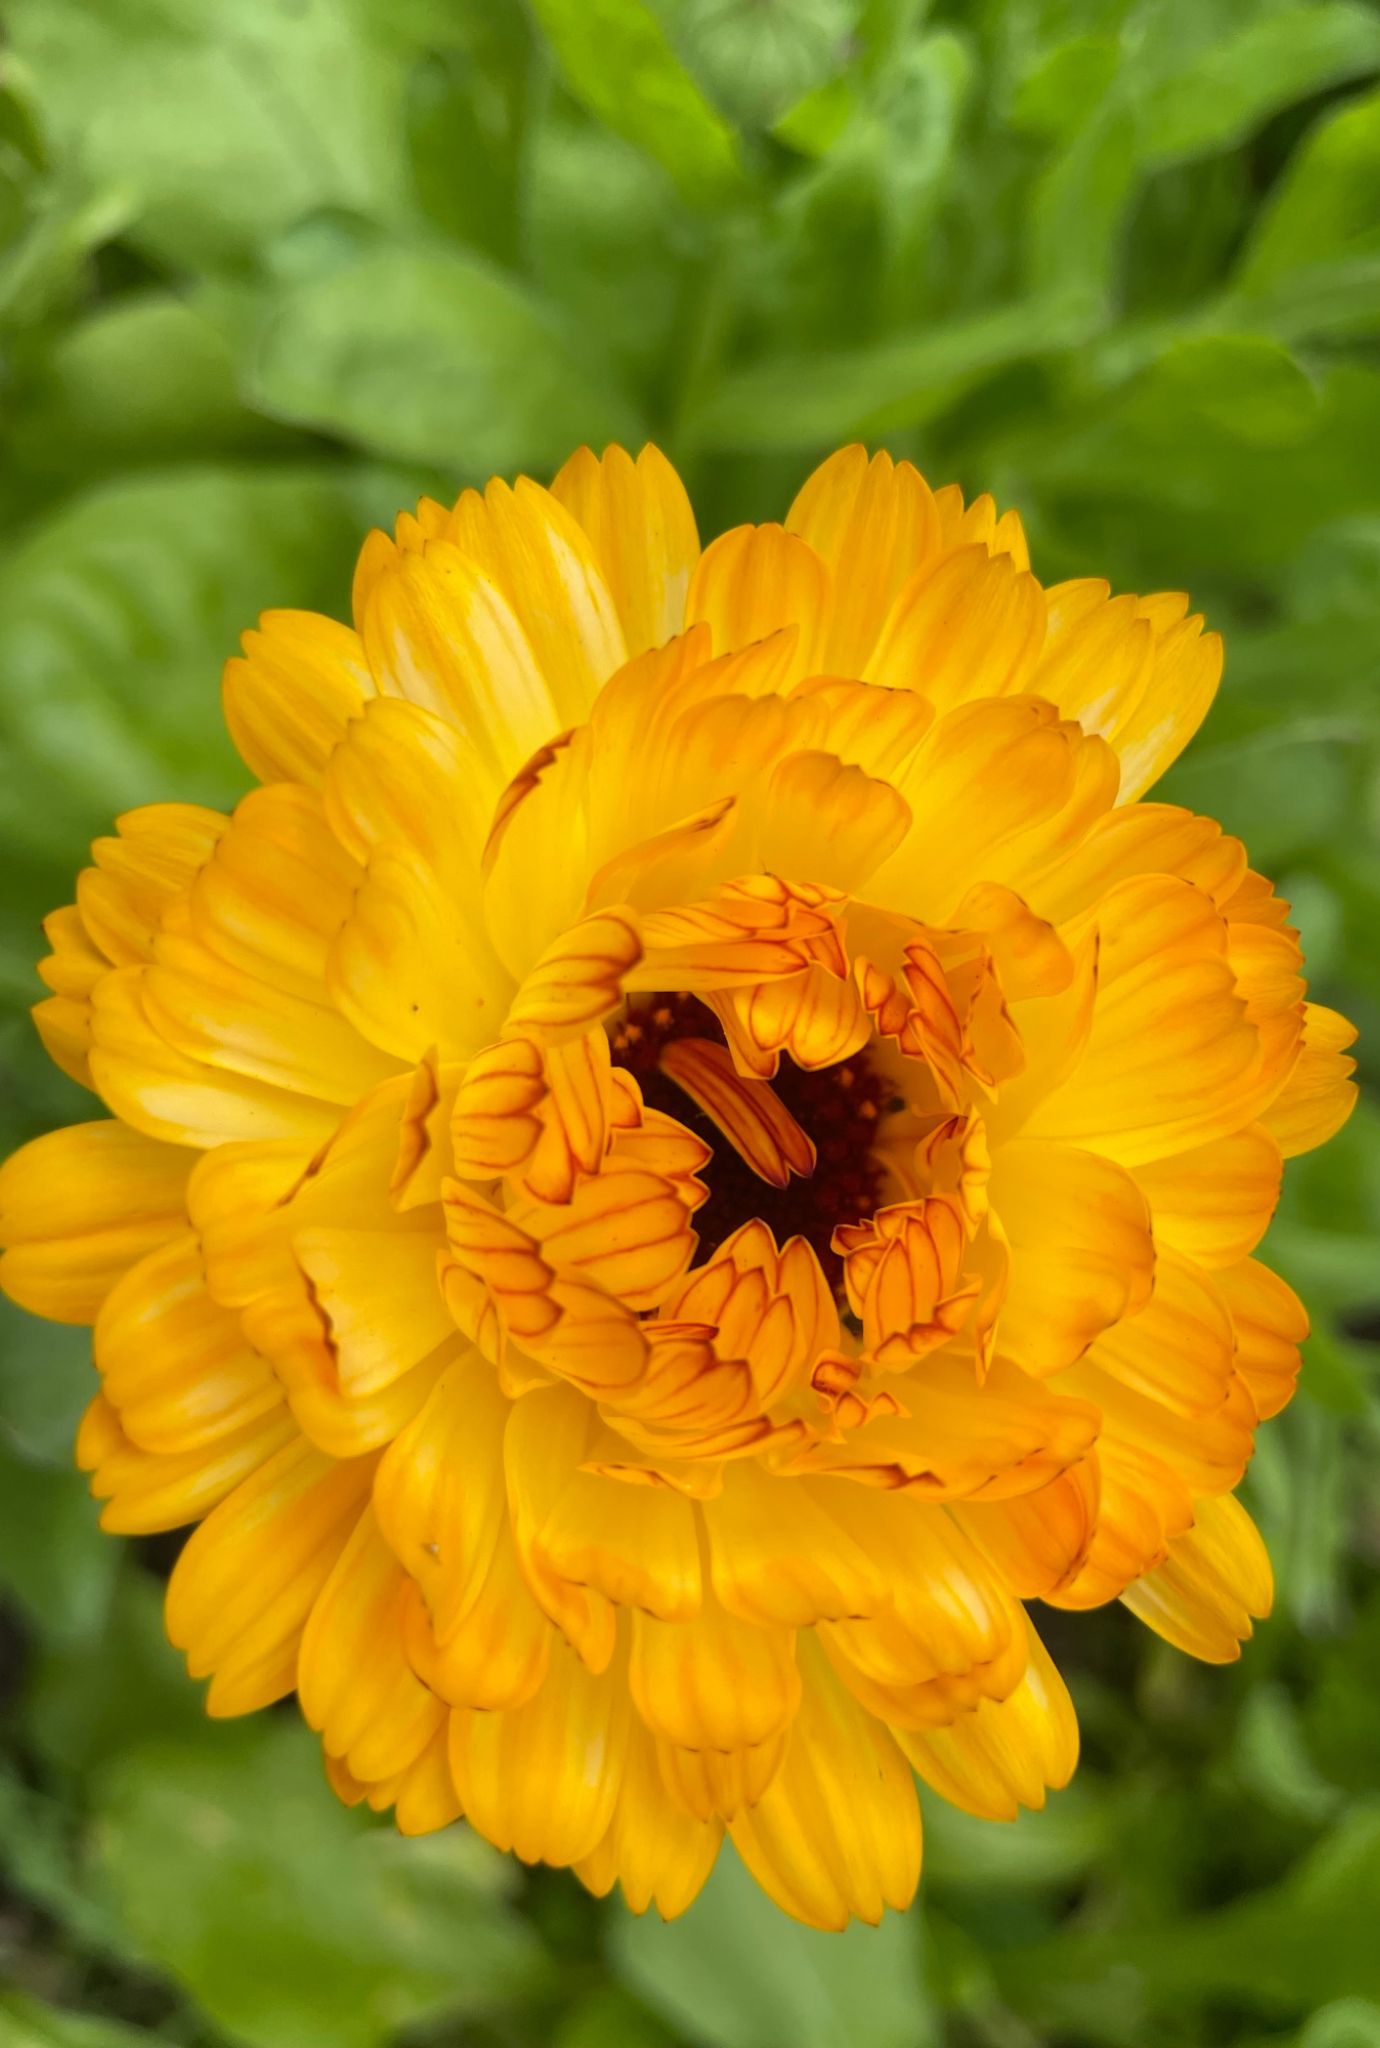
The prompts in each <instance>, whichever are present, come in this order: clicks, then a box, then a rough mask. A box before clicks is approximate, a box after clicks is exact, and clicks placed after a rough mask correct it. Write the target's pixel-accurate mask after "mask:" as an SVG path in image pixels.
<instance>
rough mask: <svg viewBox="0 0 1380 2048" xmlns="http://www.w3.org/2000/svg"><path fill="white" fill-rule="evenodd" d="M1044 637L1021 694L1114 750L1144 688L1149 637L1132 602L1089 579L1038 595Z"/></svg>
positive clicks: (1150, 647)
mask: <svg viewBox="0 0 1380 2048" xmlns="http://www.w3.org/2000/svg"><path fill="white" fill-rule="evenodd" d="M1045 603H1046V607H1047V615H1048V630H1047V633H1046V636H1045V644H1044V648H1043V650H1042V652H1041V655H1040V659H1039V661H1038V663H1037V664H1036V665H1035V668H1034V669H1033V671H1032V672H1031V675H1030V678H1029V680H1028V682H1027V684H1026V688H1027V689H1028V690H1029V691H1030V694H1031V695H1032V696H1033V697H1043V698H1045V699H1046V700H1047V702H1049V703H1051V704H1057V705H1058V707H1059V712H1060V715H1061V717H1064V718H1076V719H1077V720H1078V723H1079V724H1080V725H1081V726H1082V728H1083V730H1084V731H1085V732H1097V733H1101V734H1102V736H1103V738H1104V739H1107V740H1110V741H1111V742H1112V744H1113V746H1115V744H1116V736H1117V734H1118V732H1119V731H1121V730H1122V729H1123V727H1124V726H1125V725H1126V723H1127V722H1128V720H1129V718H1130V716H1131V714H1132V712H1133V711H1134V710H1135V707H1136V705H1137V704H1138V703H1139V702H1140V699H1141V697H1142V696H1143V694H1144V692H1145V689H1146V685H1147V683H1148V682H1149V678H1150V670H1151V664H1152V660H1153V653H1154V644H1155V631H1154V628H1153V626H1152V625H1151V623H1150V621H1149V619H1147V618H1144V617H1143V616H1142V615H1141V613H1140V609H1139V604H1138V601H1137V600H1136V599H1135V598H1134V597H1113V596H1112V595H1111V591H1110V588H1109V586H1108V585H1107V584H1105V583H1102V582H1100V581H1098V580H1097V579H1095V578H1092V577H1089V578H1086V579H1080V580H1079V581H1078V582H1075V583H1060V584H1055V585H1054V586H1053V587H1052V588H1051V589H1049V590H1047V591H1046V592H1045Z"/></svg>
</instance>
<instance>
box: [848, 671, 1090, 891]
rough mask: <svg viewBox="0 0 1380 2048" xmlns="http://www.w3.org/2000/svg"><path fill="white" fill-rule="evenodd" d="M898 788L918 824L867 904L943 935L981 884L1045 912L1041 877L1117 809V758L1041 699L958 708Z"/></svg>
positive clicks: (936, 729)
mask: <svg viewBox="0 0 1380 2048" xmlns="http://www.w3.org/2000/svg"><path fill="white" fill-rule="evenodd" d="M897 786H898V788H899V789H900V793H901V795H902V796H903V797H904V798H905V799H906V801H907V803H908V804H909V805H910V809H911V812H912V815H913V818H914V821H915V822H914V824H913V825H912V827H911V830H910V832H909V833H908V834H907V836H906V839H905V841H904V843H903V844H902V845H901V846H900V847H899V848H898V850H897V851H896V852H895V853H894V854H893V855H892V856H891V858H890V859H889V860H888V861H887V862H886V863H885V864H884V865H883V866H882V867H881V868H880V869H879V870H878V872H877V874H875V875H874V876H873V877H872V878H871V880H870V881H869V883H868V888H867V894H868V899H869V901H871V902H873V903H877V904H880V905H882V906H884V907H886V908H890V909H895V910H899V911H902V912H903V913H904V914H905V915H906V916H908V917H914V918H918V919H920V920H921V921H923V922H925V923H928V924H933V925H941V926H942V925H947V924H951V923H952V922H953V919H954V914H955V913H956V911H957V909H958V906H959V905H960V903H961V902H962V900H963V898H964V896H965V895H966V894H967V893H968V891H969V890H970V889H971V888H972V887H973V886H974V884H975V883H977V882H983V881H985V882H1002V883H1005V884H1006V885H1007V886H1008V887H1010V888H1012V889H1014V890H1015V891H1016V892H1017V894H1018V895H1020V896H1022V897H1023V898H1024V899H1025V900H1026V901H1027V902H1029V903H1031V904H1032V905H1033V907H1034V909H1035V910H1036V911H1037V912H1039V911H1040V910H1041V907H1042V906H1041V901H1040V897H1039V894H1038V888H1037V886H1036V885H1037V884H1038V880H1039V877H1040V876H1041V875H1043V874H1044V873H1046V872H1047V871H1048V870H1049V869H1050V867H1051V866H1052V865H1054V864H1055V863H1056V862H1057V861H1059V860H1062V859H1063V858H1065V856H1066V855H1067V853H1068V852H1069V850H1070V849H1072V848H1075V847H1077V846H1078V845H1079V844H1080V843H1081V842H1082V840H1083V838H1084V837H1085V836H1086V834H1087V833H1088V832H1089V831H1090V830H1091V829H1092V826H1093V824H1094V823H1095V821H1096V820H1097V818H1099V817H1100V816H1102V814H1103V813H1104V812H1105V811H1107V810H1108V809H1109V808H1110V806H1111V804H1112V801H1113V798H1114V796H1115V793H1116V757H1115V755H1113V754H1112V752H1111V751H1110V749H1109V748H1108V747H1107V745H1106V742H1105V741H1103V740H1100V739H1097V738H1095V737H1092V738H1090V737H1088V736H1086V735H1085V734H1084V733H1082V732H1080V730H1079V728H1078V727H1077V726H1076V725H1072V724H1069V723H1067V722H1061V721H1060V720H1059V719H1058V717H1057V715H1056V713H1055V712H1054V710H1053V708H1052V707H1051V706H1050V705H1047V704H1043V703H1041V702H1039V701H1038V700H1037V699H1035V698H1032V697H1014V698H1010V699H1006V700H997V701H995V702H983V703H973V704H969V703H963V704H960V705H959V706H958V707H957V709H955V710H952V711H949V712H947V713H945V714H944V715H943V716H942V717H940V718H938V719H936V721H935V723H934V724H933V726H931V728H930V730H929V731H928V732H927V733H926V735H925V738H924V739H923V741H922V742H921V744H920V746H919V748H918V749H917V750H916V752H915V754H914V755H913V756H912V758H911V761H910V762H909V763H908V765H907V767H906V768H905V770H904V772H898V775H897ZM1032 892H1034V893H1032Z"/></svg>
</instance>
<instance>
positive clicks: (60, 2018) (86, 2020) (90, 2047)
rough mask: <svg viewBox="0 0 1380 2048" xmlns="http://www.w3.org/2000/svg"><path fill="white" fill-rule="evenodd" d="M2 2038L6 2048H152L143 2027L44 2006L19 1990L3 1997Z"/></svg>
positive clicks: (0, 2009) (0, 2008)
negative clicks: (128, 2025)
mask: <svg viewBox="0 0 1380 2048" xmlns="http://www.w3.org/2000/svg"><path fill="white" fill-rule="evenodd" d="M0 2041H3V2043H4V2044H5V2048H148V2043H149V2036H148V2035H147V2034H146V2033H145V2032H144V2030H143V2028H142V2027H126V2026H123V2025H121V2023H120V2022H119V2021H118V2020H102V2019H93V2018H92V2017H91V2016H90V2015H84V2014H82V2013H79V2012H65V2011H63V2010H62V2009H61V2008H60V2007H58V2006H55V2005H40V2004H39V2002H38V2000H37V1999H36V1998H25V1997H24V1996H23V1995H22V1993H20V1992H17V1991H16V1992H13V1993H12V1994H10V1995H9V1996H8V1997H0Z"/></svg>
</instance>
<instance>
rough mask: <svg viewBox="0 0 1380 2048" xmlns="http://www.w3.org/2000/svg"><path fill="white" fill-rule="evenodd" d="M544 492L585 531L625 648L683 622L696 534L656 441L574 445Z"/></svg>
mask: <svg viewBox="0 0 1380 2048" xmlns="http://www.w3.org/2000/svg"><path fill="white" fill-rule="evenodd" d="M551 495H552V497H553V498H555V499H556V500H557V501H558V502H559V503H560V504H562V505H564V507H565V509H566V510H567V512H569V513H570V514H571V515H572V516H573V517H574V519H575V520H576V521H577V523H578V524H579V526H580V527H581V528H582V529H583V531H584V533H585V534H586V535H587V536H588V539H589V543H590V546H591V548H592V549H593V551H594V557H595V560H596V561H597V562H598V564H599V567H600V569H601V570H602V571H603V576H604V581H605V582H606V583H607V585H608V587H609V591H610V593H611V594H612V597H613V601H614V603H615V605H616V606H617V607H618V616H619V620H620V621H621V623H622V627H623V637H624V639H625V641H626V642H627V649H628V653H629V654H630V655H637V654H641V653H642V652H643V651H644V650H645V649H646V648H649V647H660V646H661V645H662V643H663V641H666V640H669V639H670V638H671V635H672V634H673V633H679V632H680V630H681V628H682V627H683V625H684V624H685V599H686V593H687V591H688V590H689V587H690V575H691V572H692V570H693V569H694V566H695V563H696V561H697V560H698V559H699V552H700V541H699V534H698V533H697V531H696V529H695V515H694V513H693V511H692V510H691V508H690V500H689V498H688V497H687V496H686V494H685V486H684V484H683V483H682V482H681V480H680V478H679V477H678V476H677V475H676V472H675V470H674V469H673V468H672V467H671V464H670V463H669V462H668V461H667V460H666V457H665V456H664V455H663V454H662V453H661V450H660V449H659V448H653V447H652V446H651V445H650V444H649V445H648V446H647V447H645V448H643V449H642V450H641V452H640V453H639V455H638V457H637V459H636V461H634V460H633V458H632V457H631V456H630V455H629V454H628V452H627V450H626V449H623V448H619V447H616V446H615V447H611V448H606V449H605V450H604V453H603V455H602V456H596V455H595V454H594V452H593V450H592V449H589V448H579V449H577V450H576V452H575V454H574V455H572V456H571V458H570V460H569V461H568V462H567V463H566V464H565V465H564V466H563V468H561V469H560V470H559V471H558V472H557V474H556V476H555V477H554V478H553V479H552V483H551Z"/></svg>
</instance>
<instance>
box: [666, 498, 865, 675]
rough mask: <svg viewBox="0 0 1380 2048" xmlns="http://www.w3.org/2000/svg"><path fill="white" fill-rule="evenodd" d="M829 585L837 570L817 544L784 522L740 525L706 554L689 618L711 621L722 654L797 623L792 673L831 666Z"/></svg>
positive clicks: (689, 605)
mask: <svg viewBox="0 0 1380 2048" xmlns="http://www.w3.org/2000/svg"><path fill="white" fill-rule="evenodd" d="M829 586H830V579H829V571H828V570H827V569H826V567H825V565H824V563H823V562H822V561H821V560H820V558H819V556H818V555H817V554H816V553H815V551H814V549H813V548H812V547H810V546H809V544H808V543H807V542H806V541H803V540H800V539H799V538H797V536H796V535H795V534H793V533H788V532H787V531H786V529H785V527H784V526H772V525H769V526H735V527H734V528H733V529H732V531H731V532H729V533H722V534H720V535H719V538H718V539H717V540H716V541H712V542H711V543H710V545H709V546H708V547H707V548H706V549H705V551H704V553H703V554H702V555H701V556H700V559H699V562H698V564H697V565H696V568H695V573H694V575H693V576H692V577H691V579H690V594H689V597H688V598H687V600H686V606H685V617H686V623H687V624H693V623H695V622H697V621H701V620H702V621H703V622H704V623H705V624H706V625H707V626H708V627H709V630H710V632H711V633H712V635H713V641H714V652H715V653H716V654H731V653H734V652H735V651H736V650H737V649H738V648H741V647H748V646H750V645H751V644H752V643H753V641H756V640H765V639H766V638H767V636H768V634H770V633H775V632H777V631H778V630H779V629H780V628H782V627H794V628H795V630H796V634H797V638H796V642H795V654H794V659H793V661H792V665H791V675H792V677H793V678H794V677H796V676H808V675H814V674H816V673H817V672H818V670H819V669H820V668H821V667H822V666H823V649H824V636H825V627H826V621H827V616H828V604H829Z"/></svg>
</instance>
